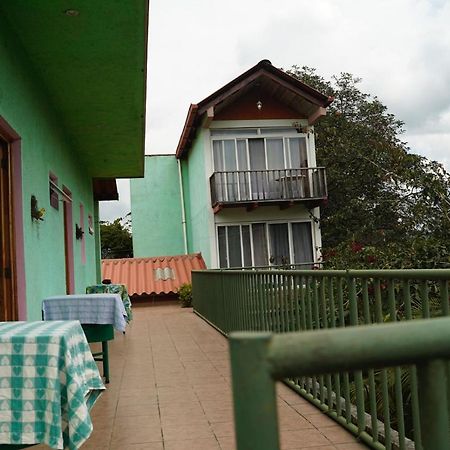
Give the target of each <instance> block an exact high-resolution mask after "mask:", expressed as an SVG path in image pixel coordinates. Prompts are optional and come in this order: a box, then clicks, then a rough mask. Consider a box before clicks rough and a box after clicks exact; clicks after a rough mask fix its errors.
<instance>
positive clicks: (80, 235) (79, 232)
mask: <svg viewBox="0 0 450 450" xmlns="http://www.w3.org/2000/svg"><path fill="white" fill-rule="evenodd" d="M83 234H84V231H83V228H81V227H80V226H79V225H78V224H77V223H76V224H75V237H76V238H77V240H78V239H83Z"/></svg>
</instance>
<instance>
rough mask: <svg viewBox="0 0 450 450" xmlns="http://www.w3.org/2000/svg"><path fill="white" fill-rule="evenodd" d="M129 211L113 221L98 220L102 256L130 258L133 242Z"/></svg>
mask: <svg viewBox="0 0 450 450" xmlns="http://www.w3.org/2000/svg"><path fill="white" fill-rule="evenodd" d="M130 229H131V225H130V213H128V214H127V215H126V216H125V217H124V218H122V217H119V218H117V219H115V220H114V221H113V222H107V221H105V222H100V240H101V248H102V258H104V259H105V258H106V259H110V258H132V257H133V242H132V238H131V231H130Z"/></svg>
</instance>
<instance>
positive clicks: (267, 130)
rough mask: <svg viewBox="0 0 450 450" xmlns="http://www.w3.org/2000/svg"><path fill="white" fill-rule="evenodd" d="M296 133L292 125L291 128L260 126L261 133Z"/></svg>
mask: <svg viewBox="0 0 450 450" xmlns="http://www.w3.org/2000/svg"><path fill="white" fill-rule="evenodd" d="M293 133H297V130H296V129H295V128H293V127H291V128H281V127H280V128H261V134H279V135H284V134H293Z"/></svg>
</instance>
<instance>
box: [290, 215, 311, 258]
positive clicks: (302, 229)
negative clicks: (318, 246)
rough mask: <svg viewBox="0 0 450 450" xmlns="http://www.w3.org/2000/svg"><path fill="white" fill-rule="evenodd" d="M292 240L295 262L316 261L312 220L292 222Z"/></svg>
mask: <svg viewBox="0 0 450 450" xmlns="http://www.w3.org/2000/svg"><path fill="white" fill-rule="evenodd" d="M292 241H293V242H292V243H293V248H294V263H295V264H301V263H311V262H314V258H313V248H312V233H311V223H310V222H304V223H293V224H292Z"/></svg>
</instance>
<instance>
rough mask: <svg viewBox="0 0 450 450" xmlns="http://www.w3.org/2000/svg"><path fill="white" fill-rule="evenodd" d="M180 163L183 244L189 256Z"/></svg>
mask: <svg viewBox="0 0 450 450" xmlns="http://www.w3.org/2000/svg"><path fill="white" fill-rule="evenodd" d="M177 163H178V181H179V183H180V197H181V226H182V228H183V244H184V254H185V255H187V254H188V245H187V231H186V209H185V207H184V190H183V176H182V174H181V161H180V159H179V158H177Z"/></svg>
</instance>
